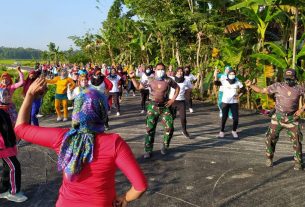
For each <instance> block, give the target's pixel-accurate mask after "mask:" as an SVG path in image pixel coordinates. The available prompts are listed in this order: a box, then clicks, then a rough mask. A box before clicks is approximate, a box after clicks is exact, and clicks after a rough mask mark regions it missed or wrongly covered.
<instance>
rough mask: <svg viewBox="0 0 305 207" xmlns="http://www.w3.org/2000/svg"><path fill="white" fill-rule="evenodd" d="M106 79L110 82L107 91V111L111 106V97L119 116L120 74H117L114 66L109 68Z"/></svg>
mask: <svg viewBox="0 0 305 207" xmlns="http://www.w3.org/2000/svg"><path fill="white" fill-rule="evenodd" d="M107 79H108V80H109V81H110V82H111V83H112V89H111V90H110V91H109V97H108V104H109V108H110V109H109V113H110V112H111V107H112V98H113V101H114V105H115V107H116V115H117V116H120V115H121V114H120V101H119V95H120V85H119V83H120V80H121V76H119V75H118V74H117V71H116V69H115V68H112V69H111V73H110V75H108V76H107Z"/></svg>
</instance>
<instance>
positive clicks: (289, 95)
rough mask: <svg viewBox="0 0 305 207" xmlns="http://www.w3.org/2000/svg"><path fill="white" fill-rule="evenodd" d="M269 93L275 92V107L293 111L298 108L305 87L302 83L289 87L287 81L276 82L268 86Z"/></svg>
mask: <svg viewBox="0 0 305 207" xmlns="http://www.w3.org/2000/svg"><path fill="white" fill-rule="evenodd" d="M267 91H268V94H275V98H276V103H275V109H276V111H278V112H282V113H291V112H295V111H297V110H298V106H299V99H300V96H303V95H304V92H305V88H304V87H303V86H300V85H296V86H294V87H289V86H288V85H287V84H286V83H274V84H272V85H270V86H268V87H267Z"/></svg>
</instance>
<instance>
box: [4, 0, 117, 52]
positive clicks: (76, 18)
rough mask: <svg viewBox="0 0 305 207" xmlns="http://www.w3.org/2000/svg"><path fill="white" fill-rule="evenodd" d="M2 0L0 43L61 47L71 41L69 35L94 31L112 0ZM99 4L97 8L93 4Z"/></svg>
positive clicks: (104, 17)
mask: <svg viewBox="0 0 305 207" xmlns="http://www.w3.org/2000/svg"><path fill="white" fill-rule="evenodd" d="M0 2H1V12H0V21H1V32H0V46H5V47H25V48H27V47H31V48H37V49H42V50H47V46H46V45H48V44H49V42H54V43H55V44H56V45H57V46H59V48H60V49H61V50H66V49H68V48H70V46H73V47H74V48H75V46H74V45H73V42H72V41H71V40H70V39H68V37H69V36H73V35H76V36H82V35H84V34H85V33H86V32H87V31H89V30H90V31H91V32H93V33H96V32H97V31H98V30H99V28H100V27H101V23H102V21H104V20H105V19H106V18H107V13H108V10H109V8H110V6H111V5H112V2H113V0H100V2H99V3H97V2H96V0H7V1H4V0H2V1H0ZM96 6H99V8H100V9H99V10H98V9H97V8H96Z"/></svg>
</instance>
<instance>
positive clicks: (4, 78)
mask: <svg viewBox="0 0 305 207" xmlns="http://www.w3.org/2000/svg"><path fill="white" fill-rule="evenodd" d="M17 70H18V73H19V81H18V83H13V80H12V78H11V76H10V75H9V74H8V73H7V72H4V73H3V74H2V75H1V83H0V88H2V89H8V102H7V105H6V106H5V107H6V108H7V113H8V114H9V115H10V117H11V121H12V124H13V126H15V122H16V119H17V111H16V107H15V104H14V103H13V101H12V99H13V94H14V92H15V90H16V89H17V88H20V87H22V86H23V84H24V76H23V73H22V72H21V69H20V67H19V66H18V67H17ZM0 107H1V103H0Z"/></svg>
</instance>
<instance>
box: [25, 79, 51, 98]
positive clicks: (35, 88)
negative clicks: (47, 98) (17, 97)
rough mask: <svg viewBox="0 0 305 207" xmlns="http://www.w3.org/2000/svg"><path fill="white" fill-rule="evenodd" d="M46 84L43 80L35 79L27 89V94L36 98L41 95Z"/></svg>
mask: <svg viewBox="0 0 305 207" xmlns="http://www.w3.org/2000/svg"><path fill="white" fill-rule="evenodd" d="M46 86H47V82H46V81H45V79H44V78H42V77H40V78H37V79H36V80H35V81H34V82H33V83H32V84H31V85H30V87H29V89H28V92H27V94H29V95H32V96H37V95H40V94H41V93H43V92H44V91H45V89H46Z"/></svg>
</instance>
